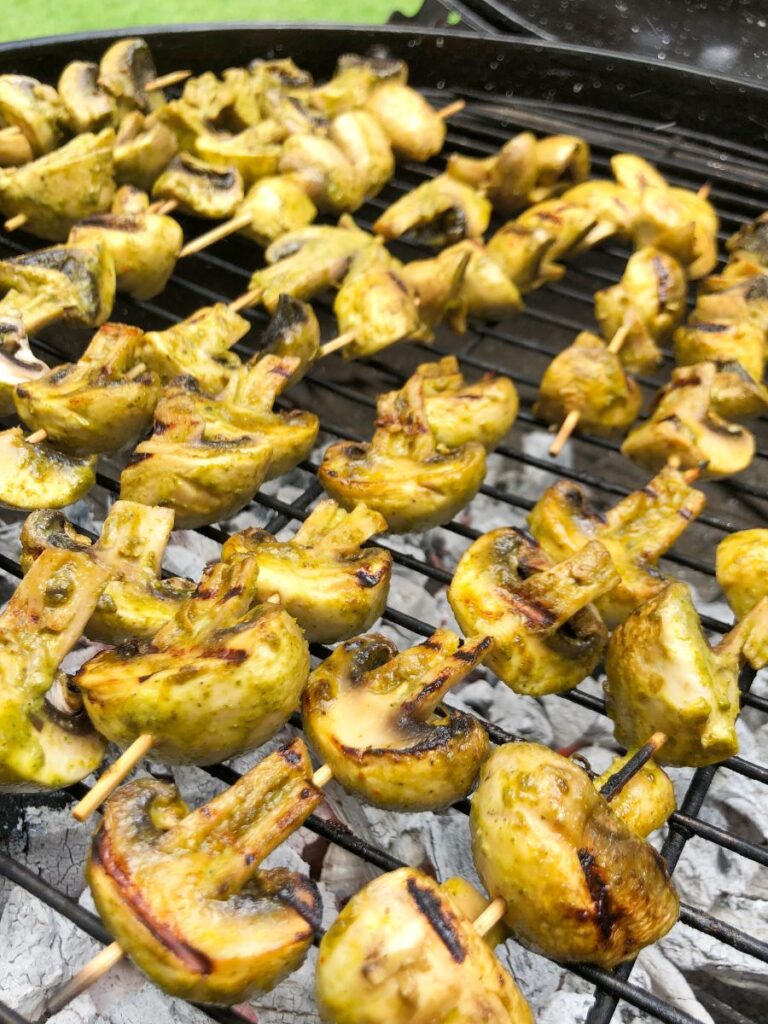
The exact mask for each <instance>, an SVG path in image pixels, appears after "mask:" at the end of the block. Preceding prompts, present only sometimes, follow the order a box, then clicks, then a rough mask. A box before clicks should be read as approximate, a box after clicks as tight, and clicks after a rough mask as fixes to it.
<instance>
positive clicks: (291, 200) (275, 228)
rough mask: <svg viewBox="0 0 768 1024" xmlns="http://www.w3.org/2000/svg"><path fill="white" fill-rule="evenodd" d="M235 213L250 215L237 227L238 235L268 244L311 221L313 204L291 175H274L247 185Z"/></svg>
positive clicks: (314, 210) (312, 219)
mask: <svg viewBox="0 0 768 1024" xmlns="http://www.w3.org/2000/svg"><path fill="white" fill-rule="evenodd" d="M237 212H238V214H240V213H249V214H250V215H251V222H250V224H249V225H247V227H244V228H241V229H240V230H241V234H243V235H245V236H246V238H252V239H253V240H254V241H255V242H258V243H259V245H263V246H268V245H270V244H271V243H272V242H274V241H275V240H276V239H278V238H280V237H281V236H282V235H286V234H288V233H289V232H291V231H300V230H301V229H302V228H305V227H307V225H308V224H311V223H312V222H313V221H314V219H315V217H316V216H317V207H316V206H315V204H314V203H313V202H312V200H311V199H310V198H309V196H308V195H307V193H306V189H304V188H303V187H302V184H301V180H300V179H299V178H298V177H297V176H296V175H295V174H275V175H271V176H269V177H266V178H261V179H260V180H259V181H257V182H256V184H255V185H253V186H252V187H251V188H249V189H248V191H247V192H246V193H245V197H244V198H243V201H242V203H241V204H240V206H239V207H238V210H237Z"/></svg>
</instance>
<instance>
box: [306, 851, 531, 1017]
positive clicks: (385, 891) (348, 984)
mask: <svg viewBox="0 0 768 1024" xmlns="http://www.w3.org/2000/svg"><path fill="white" fill-rule="evenodd" d="M478 913H479V912H478ZM315 985H316V998H317V1004H318V1007H319V1009H320V1017H321V1019H322V1020H323V1021H326V1022H327V1024H480V1022H481V1021H482V1022H483V1024H533V1014H532V1013H531V1010H530V1008H529V1006H528V1004H527V1003H526V1001H525V999H524V998H523V996H522V994H521V992H520V990H519V989H518V987H517V985H516V984H515V982H514V980H513V978H512V976H511V975H510V974H508V973H507V971H506V970H505V969H504V968H503V967H502V966H501V964H500V963H499V961H498V960H497V959H496V957H495V956H494V955H493V952H492V950H491V948H490V947H489V945H488V943H487V942H486V941H485V940H484V939H482V938H481V937H480V936H479V935H478V934H477V932H476V931H475V929H474V928H473V926H472V920H471V918H469V917H467V915H466V913H465V912H464V910H463V908H462V905H461V903H460V902H459V900H458V899H457V898H456V895H455V893H454V891H452V889H451V888H449V885H448V883H447V882H446V883H445V884H443V885H438V883H437V882H436V881H435V880H434V879H433V878H431V877H430V876H429V875H425V874H424V873H423V872H421V871H418V870H417V869H416V868H399V869H398V870H397V871H390V872H389V873H387V874H385V875H380V876H379V877H378V878H375V879H374V880H373V881H372V882H369V883H368V885H366V886H365V887H364V888H363V889H361V890H360V891H359V892H357V893H355V895H354V896H353V897H352V899H351V900H350V901H349V902H348V903H347V904H346V906H345V907H344V909H343V910H342V911H341V913H340V914H339V916H338V917H337V918H336V920H335V921H334V923H333V924H332V925H331V927H330V928H329V929H328V931H327V932H326V933H325V935H324V936H323V939H322V942H321V943H320V952H319V955H318V960H317V974H316V982H315Z"/></svg>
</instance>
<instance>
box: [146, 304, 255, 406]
mask: <svg viewBox="0 0 768 1024" xmlns="http://www.w3.org/2000/svg"><path fill="white" fill-rule="evenodd" d="M249 330H250V324H249V323H248V321H247V320H246V319H245V317H242V316H240V314H239V313H236V312H235V311H234V310H232V309H230V308H229V306H227V305H226V304H225V303H223V302H217V303H216V304H215V305H213V306H203V307H201V308H200V309H198V310H195V312H194V313H193V314H192V315H191V316H188V317H187V319H186V320H181V321H180V322H179V323H177V324H174V325H173V326H172V327H167V328H166V329H165V330H164V331H147V332H146V334H145V335H144V341H143V343H142V346H141V350H140V353H139V356H140V358H141V360H142V361H143V362H145V363H146V364H147V366H149V367H150V368H151V369H152V370H154V371H155V372H156V373H158V374H159V375H160V379H161V380H162V381H163V383H168V382H169V381H171V380H173V378H174V377H178V376H181V375H183V374H188V375H189V376H191V377H193V378H194V379H195V380H196V381H197V382H198V384H199V385H200V389H201V390H202V391H205V392H211V393H213V394H216V393H217V392H219V391H221V390H222V388H224V387H226V385H227V382H228V381H229V378H230V376H231V374H232V373H233V372H234V371H235V370H236V369H237V368H238V367H239V366H240V365H241V364H240V359H239V358H238V356H237V355H236V354H235V353H234V352H230V349H231V348H232V346H233V345H235V344H236V343H237V342H238V341H240V339H241V338H243V337H245V335H246V334H247V333H248V331H249Z"/></svg>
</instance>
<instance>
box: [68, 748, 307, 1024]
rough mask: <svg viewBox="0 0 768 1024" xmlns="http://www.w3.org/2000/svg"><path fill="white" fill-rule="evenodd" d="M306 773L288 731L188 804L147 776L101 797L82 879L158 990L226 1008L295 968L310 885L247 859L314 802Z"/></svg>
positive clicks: (259, 856) (267, 848) (292, 826)
mask: <svg viewBox="0 0 768 1024" xmlns="http://www.w3.org/2000/svg"><path fill="white" fill-rule="evenodd" d="M311 776H312V766H311V764H310V762H309V757H308V755H307V752H306V747H305V746H304V744H303V743H302V742H301V740H294V742H293V743H292V744H291V745H290V746H285V747H282V748H281V749H279V750H277V751H275V753H273V754H270V755H269V756H268V757H265V758H264V760H262V761H261V762H260V763H259V764H257V765H256V766H255V767H254V768H251V770H250V771H249V772H247V773H246V774H245V775H243V777H242V778H241V779H239V780H238V781H237V782H236V783H235V785H234V786H231V787H230V788H229V789H226V790H225V791H224V792H223V793H221V794H219V795H218V796H216V797H214V798H213V800H210V801H209V802H208V803H207V804H204V805H203V806H201V807H198V808H197V810H194V811H190V810H189V808H188V807H187V805H186V804H185V803H184V801H183V800H182V799H181V796H180V794H179V791H178V790H177V789H176V787H175V786H173V785H171V784H169V783H166V782H158V781H156V780H155V779H138V780H137V781H136V782H132V783H129V784H128V785H127V786H123V787H121V788H120V789H118V790H117V792H116V793H115V794H114V796H112V798H111V799H110V800H109V801H108V803H107V804H106V806H105V808H104V820H103V821H102V823H101V825H100V826H99V828H98V830H97V831H96V834H95V836H94V838H93V843H92V846H91V850H90V855H89V857H88V863H87V866H86V879H87V881H88V884H89V886H90V887H91V892H92V893H93V899H94V902H95V903H96V907H97V909H98V911H99V913H100V914H101V917H102V920H103V921H104V923H105V925H106V926H107V927H108V928H109V930H110V932H111V933H112V934H113V935H114V937H115V939H116V940H117V941H118V942H119V943H120V945H121V947H122V949H123V950H124V951H125V952H126V953H127V954H128V956H129V957H130V958H131V960H132V961H133V962H134V963H135V964H136V966H137V967H138V968H139V969H140V970H141V971H143V972H144V974H146V975H147V977H148V978H150V979H151V980H152V981H153V982H155V984H157V985H159V986H160V988H161V989H162V990H163V991H164V992H166V993H168V994H169V995H172V996H178V997H180V998H183V999H194V1000H199V1001H200V1002H203V1003H214V1004H223V1005H225V1006H230V1005H232V1004H234V1003H240V1002H243V1001H244V1000H247V999H250V998H251V997H252V996H254V995H256V994H257V993H258V992H266V991H269V990H270V989H271V988H273V987H274V986H275V985H277V984H278V982H280V981H281V980H282V979H283V978H285V977H286V976H287V975H288V974H290V973H291V972H293V971H295V970H296V969H297V968H298V967H300V966H301V963H302V962H303V960H304V957H305V956H306V954H307V951H308V950H309V948H310V946H311V944H312V940H313V938H314V937H315V934H316V932H317V930H318V928H319V923H320V916H321V903H320V894H319V893H318V891H317V887H316V886H315V884H314V883H313V882H312V881H310V879H308V878H305V877H304V875H301V874H299V873H298V872H295V871H288V870H286V869H285V868H266V869H264V868H260V867H259V865H260V864H261V862H262V861H263V860H264V858H265V857H266V856H267V855H268V854H269V853H270V852H271V851H272V850H274V849H275V848H276V847H277V846H279V845H280V843H282V842H284V841H285V839H287V838H288V836H289V835H291V833H292V832H294V831H295V830H296V829H297V828H299V827H300V826H301V824H302V823H303V822H304V821H305V820H306V818H307V817H308V816H309V815H310V814H311V813H312V811H313V810H314V809H315V807H317V806H318V804H320V803H321V802H322V799H323V795H322V792H321V790H319V789H317V787H316V786H313V785H312V781H311Z"/></svg>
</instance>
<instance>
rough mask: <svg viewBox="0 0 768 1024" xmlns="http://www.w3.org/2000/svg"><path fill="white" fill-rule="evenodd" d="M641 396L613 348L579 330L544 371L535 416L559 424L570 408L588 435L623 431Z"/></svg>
mask: <svg viewBox="0 0 768 1024" xmlns="http://www.w3.org/2000/svg"><path fill="white" fill-rule="evenodd" d="M642 404H643V396H642V394H641V392H640V388H639V387H638V386H637V384H636V382H635V381H634V380H633V379H632V377H630V376H629V375H628V374H627V373H626V372H625V370H624V367H623V366H622V363H621V356H620V354H619V353H618V352H610V351H609V350H608V346H607V345H606V344H605V342H604V341H603V340H602V338H598V337H597V335H596V334H591V333H590V332H589V331H582V332H581V333H580V334H579V335H577V337H576V339H575V341H574V342H573V344H571V345H569V346H568V347H567V348H564V349H563V350H562V351H561V352H558V354H557V355H556V356H555V358H554V359H553V360H552V362H551V363H550V364H549V366H548V367H547V368H546V370H545V371H544V376H543V377H542V378H541V384H540V386H539V397H538V398H537V400H536V403H535V405H534V407H533V412H534V415H536V416H538V417H539V419H542V420H544V422H545V423H551V424H553V425H559V424H560V423H562V421H563V420H564V419H565V417H566V416H567V415H568V414H569V413H571V412H578V413H579V422H578V426H579V428H581V429H584V430H586V431H587V432H588V433H591V434H615V433H623V432H624V431H626V430H627V428H628V427H630V426H631V425H632V424H633V423H634V422H635V420H636V419H637V417H638V415H639V413H640V409H641V406H642Z"/></svg>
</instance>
